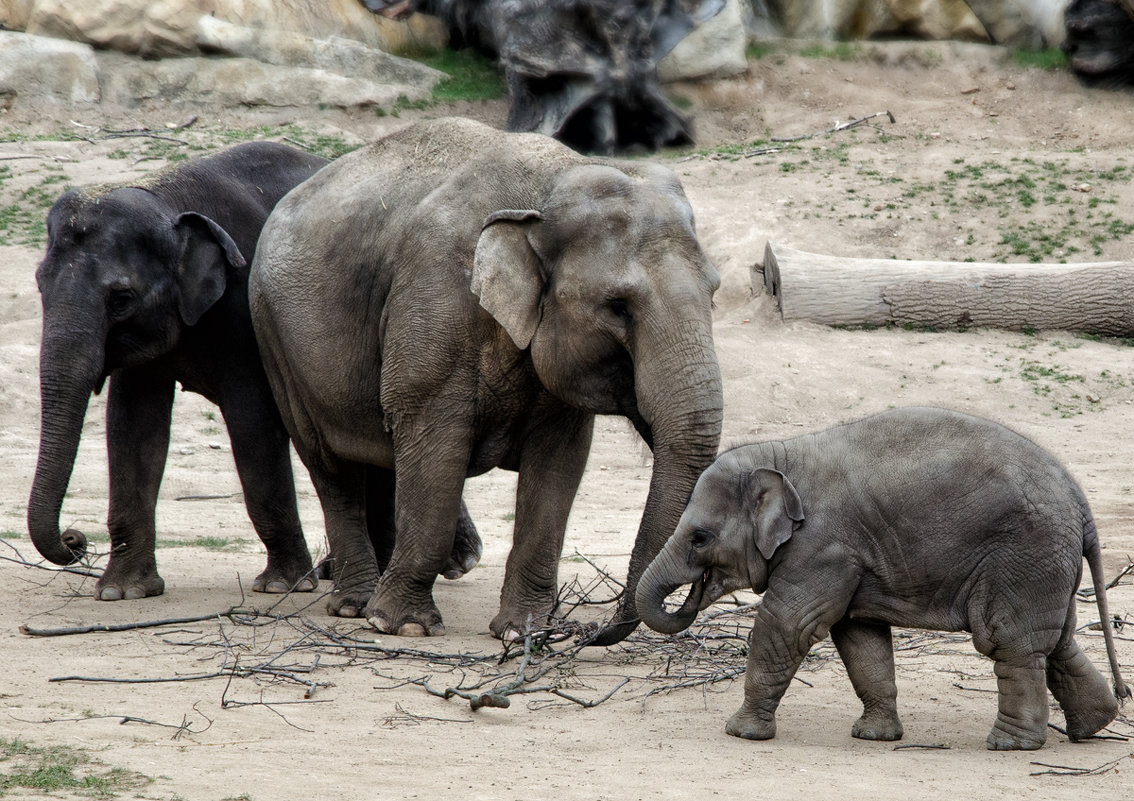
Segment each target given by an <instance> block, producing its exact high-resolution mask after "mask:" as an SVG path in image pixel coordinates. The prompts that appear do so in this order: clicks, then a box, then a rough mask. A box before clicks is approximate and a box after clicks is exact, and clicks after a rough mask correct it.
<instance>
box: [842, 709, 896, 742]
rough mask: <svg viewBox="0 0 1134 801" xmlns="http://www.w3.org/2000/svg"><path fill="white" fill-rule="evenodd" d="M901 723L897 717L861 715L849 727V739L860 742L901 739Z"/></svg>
mask: <svg viewBox="0 0 1134 801" xmlns="http://www.w3.org/2000/svg"><path fill="white" fill-rule="evenodd" d="M903 733H904V731H903V730H902V722H901V721H900V720H898V716H897V715H894V716H880V715H875V716H867V715H863V716H862V717H860V718H859V719H858V720H856V721H855V722H854V725H853V726H851V737H857V738H858V739H860V740H883V741H887V742H889V741H892V740H900V739H902V734H903Z"/></svg>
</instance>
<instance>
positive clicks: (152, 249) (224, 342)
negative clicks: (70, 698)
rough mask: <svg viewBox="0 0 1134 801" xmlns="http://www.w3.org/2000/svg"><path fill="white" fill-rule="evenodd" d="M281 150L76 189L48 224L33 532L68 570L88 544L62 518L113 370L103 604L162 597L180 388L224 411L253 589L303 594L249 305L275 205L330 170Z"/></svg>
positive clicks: (223, 156) (297, 544) (248, 152)
mask: <svg viewBox="0 0 1134 801" xmlns="http://www.w3.org/2000/svg"><path fill="white" fill-rule="evenodd" d="M326 163H327V162H326V160H325V159H321V158H318V157H316V156H312V155H309V154H306V153H302V152H300V151H298V150H294V149H292V148H289V147H286V146H284V145H278V144H271V143H253V144H243V145H237V146H235V147H232V148H229V149H227V150H224V151H222V152H220V153H218V154H216V155H212V156H208V157H205V158H201V159H196V160H192V161H188V162H185V163H184V164H181V165H179V166H176V167H174V168H171V169H168V170H164V171H161V172H158V173H155V174H153V175H151V176H149V177H146V178H143V179H141V180H140V181H138V182H137V183H134V184H129V185H121V186H98V187H88V188H83V189H75V190H72V191H69V192H66V193H65V194H63V195H62V196H61V197H60V198H59V199H58V200H57V201H56V202H55V205H54V206H53V207H52V209H51V211H50V213H49V214H48V218H47V233H48V245H47V253H46V255H45V256H44V258H43V261H42V262H41V263H40V265H39V269H38V270H37V272H36V280H37V281H38V283H39V290H40V294H41V298H42V302H43V340H42V344H41V346H40V394H41V411H42V419H41V428H40V449H39V460H38V462H37V464H36V471H35V479H34V482H33V485H32V490H31V497H30V499H29V501H28V531H29V532H30V534H31V537H32V541H33V542H34V543H35V546H36V548H37V549H38V550H39V552H40V553H41V554H42V555H43V556H44V557H46V558H47V559H49V560H51V561H52V562H55V563H56V564H68V563H70V562H72V561H74V560H76V559H78V558H80V557H81V556H82V555H83V553H84V552H85V551H86V545H87V543H86V538H85V537H84V536H83V534H82V533H81V532H78V531H75V530H73V529H69V530H67V531H65V532H63V533H62V535H61V534H60V531H59V513H60V509H61V506H62V502H63V494H64V492H65V491H66V488H67V483H68V481H69V480H70V476H71V470H72V468H73V466H74V461H75V454H76V451H77V449H78V445H79V438H80V434H81V431H82V425H83V418H84V415H85V413H86V409H87V402H88V400H89V398H90V395H91V393H92V392H95V393H98V392H100V391H101V389H102V386H103V383H104V382H105V381H106V380H107V379H108V377H109V380H110V389H109V393H110V395H109V399H108V402H107V413H106V415H107V419H106V429H107V451H108V459H109V468H110V511H109V528H110V543H111V549H110V560H109V562H108V564H107V566H106V569H105V571H104V573H103V575H102V577H101V578H100V579H99V581H98V584H97V585H96V588H95V595H96V597H98V598H100V599H102V600H109V601H114V600H121V599H124V598H125V599H134V598H144V597H146V596H152V595H159V594H161V593H162V592H163V590H164V586H165V584H164V581H163V580H162V578H161V576H160V575H159V574H158V570H157V563H156V560H155V558H154V541H155V536H156V532H155V521H154V509H155V505H156V501H157V494H158V488H159V486H160V484H161V478H162V473H163V471H164V469H165V459H166V452H167V451H168V448H169V429H170V412H171V408H172V405H173V392H174V384H175V382H178V381H179V382H181V385H182V386H183V387H184V388H185V389H189V390H192V391H195V392H198V393H200V394H202V395H204V396H205V397H206V398H208V399H209V400H211V401H213V402H214V403H216V404H217V405H218V406H219V407H220V410H221V413H222V415H223V416H224V420H225V424H226V426H227V427H228V431H229V437H230V438H231V442H232V450H233V456H234V458H235V460H236V467H237V471H238V472H239V475H240V480H241V484H242V486H243V488H244V495H245V504H246V506H247V509H248V513H249V516H250V517H251V519H252V523H253V525H254V526H255V528H256V531H257V533H258V534H259V535H260V538H261V540H263V542H264V545H265V546H266V548H267V550H268V565H267V567H266V568H265V569H264V571H263V572H262V573H261V574H260V575H259V576H257V577H256V579H255V581H254V583H253V588H254V589H255V590H257V591H260V592H286V591H287V590H289V589H293V588H294V589H299V590H311V589H313V588H314V587H315V585H316V583H317V580H316V579H315V578H314V577H313V576H312V575H311V557H310V555H309V554H308V551H307V545H306V543H305V542H304V539H303V533H302V531H301V529H300V524H299V515H298V512H297V510H296V501H295V488H294V484H293V479H292V472H291V461H290V456H289V453H290V452H289V447H288V439H287V431H286V429H284V427H283V424H282V423H281V421H280V419H279V414H278V412H277V411H276V408H275V403H274V401H273V399H272V395H271V389H270V387H269V386H268V382H267V378H266V377H265V376H264V372H263V368H262V367H261V365H260V358H259V355H258V351H257V348H256V342H255V338H254V335H253V332H252V323H251V319H250V317H249V314H248V294H247V281H248V277H247V276H248V270H247V264H246V261H245V258H246V256H247V257H249V258H250V257H251V255H252V253H253V252H254V250H255V247H256V240H257V237H258V236H259V233H260V229H261V227H262V226H263V224H264V220H265V219H267V216H268V213H269V212H270V211H271V209H272V207H273V206H274V205H275V204H276V202H277V201H278V200H279V199H280V198H281V197H283V195H284V194H285V193H286V192H288V191H289V190H290V189H291V188H292V187H294V186H295V185H296V184H298V183H299V182H301V181H303V180H305V179H307V178H309V177H310V176H311V175H313V174H314V173H315V172H316V171H317V170H319V169H320V168H321V167H323V166H324V165H325V164H326Z"/></svg>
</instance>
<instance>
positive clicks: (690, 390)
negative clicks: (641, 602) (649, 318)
mask: <svg viewBox="0 0 1134 801" xmlns="http://www.w3.org/2000/svg"><path fill="white" fill-rule="evenodd" d="M670 327H671V328H672V330H670V331H669V332H668V337H667V338H668V340H669V342H668V346H666V345H663V346H662V347H660V348H657V351H658V355H657V357H656V358H648V357H647V358H642V359H636V360H635V371H636V373H635V385H636V388H637V395H638V410H639V412H640V414H641V416H642V418H643V419H644V420H645V422H646V424H647V425H648V426H649V432H650V435H651V436H652V440H653V442H652V447H653V451H654V471H653V475H652V476H651V478H650V491H649V495H648V496H647V498H646V509H645V512H644V513H643V514H642V522H641V525H640V526H639V528H638V536H637V538H636V539H635V541H634V550H633V551H632V552H631V554H630V570H629V574H628V576H627V579H626V590H625V591H624V592H623V594H622V598H621V600H620V601H619V604H618V609H617V611H616V612H615V615H614V619H613V620H612V621H611V622H610V623H608V624H607V625H606V627H605V628H603V629H602V630H601V631H599V632H598V634H597V635H596V636H595V637H594V638H593V639H592V641H591V644H593V645H612V644H614V643H616V642H621V641H622V640H624V639H625V638H626V637H628V636H629V635H630V633H631V632H632V631H634V629H635V628H637V626H638V622H639V620H638V611H637V608H636V605H635V601H634V593H635V591H636V590H637V587H638V581H639V579H640V578H641V577H642V574H643V573H644V572H645V570H646V567H647V566H648V565H649V564H650V562H651V561H653V559H654V557H655V556H657V555H658V553H660V552H661V550H662V547H663V546H664V545H665V543H666V540H668V539H669V536H670V535H671V534H672V533H673V532H674V529H676V528H677V522H678V520H680V519H681V513H682V512H683V511H684V510H685V504H686V503H687V502H688V500H689V496H690V494H691V493H692V492H693V486H694V485H695V484H696V483H697V479H698V478H699V477H700V475H701V473H702V471H704V469H705V468H706V467H708V466H709V465H710V464H711V463H712V462H713V460H714V459H715V458H716V456H717V446H718V445H719V443H720V435H721V418H722V414H723V405H724V404H723V399H722V392H721V376H720V369H719V367H718V366H717V357H716V350H715V349H714V347H713V340H712V328H711V322H710V321H708V320H705V321H701V320H694V321H684V322H679V323H677V324H672V323H671V325H670ZM675 336H676V337H682V339H681V340H680V341H673V339H674V337H675ZM642 339H643V342H642V347H641V351H642V352H649V351H650V349H651V347H652V344H651V343H650V342H649V341H648V339H647V338H646V337H642ZM653 344H656V341H655V343H653Z"/></svg>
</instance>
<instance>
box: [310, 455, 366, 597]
mask: <svg viewBox="0 0 1134 801" xmlns="http://www.w3.org/2000/svg"><path fill="white" fill-rule="evenodd" d="M300 457H301V458H302V459H303V462H304V464H306V465H307V470H308V472H309V473H310V474H311V483H312V484H314V485H315V492H317V493H318V494H319V503H320V505H321V506H322V507H323V524H324V526H325V527H326V530H327V544H328V546H329V548H330V552H331V553H330V557H329V558H328V561H329V562H330V563H331V580H332V581H333V582H334V584H335V590H334V592H332V593H331V597H330V598H329V599H328V600H327V614H330V615H336V616H338V617H359V616H360V615H361V614H362V610H363V609H364V607H365V606H366V603H367V601H369V600H370V596H371V594H372V593H373V592H374V587H375V585H376V584H377V583H378V562H377V560H376V559H375V556H374V548H373V547H372V546H371V544H370V537H369V536H368V535H367V530H366V466H365V465H360V464H357V463H354V462H348V461H345V460H332V459H329V458H319V457H317V456H315V455H314V454H311V453H309V452H308V451H307V450H306V449H305V448H303V447H302V446H300Z"/></svg>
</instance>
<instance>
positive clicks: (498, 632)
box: [488, 604, 557, 642]
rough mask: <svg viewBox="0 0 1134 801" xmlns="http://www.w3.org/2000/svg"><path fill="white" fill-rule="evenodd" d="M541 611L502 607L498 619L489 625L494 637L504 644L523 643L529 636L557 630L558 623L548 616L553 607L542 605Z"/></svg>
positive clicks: (497, 614)
mask: <svg viewBox="0 0 1134 801" xmlns="http://www.w3.org/2000/svg"><path fill="white" fill-rule="evenodd" d="M541 607H542V608H541V609H539V610H538V611H533V610H530V609H505V608H503V607H501V609H500V611H499V612H497V613H496V617H494V618H492V621H491V622H490V623H489V624H488V630H489V631H490V632H492V636H493V637H495V638H496V639H498V640H503V641H504V642H517V641H522V640H523V639H524V638H525V637H526V636H528V634H533V635H534V634H538V633H541V632H545V631H548V630H550V629H554V628H557V626H556V621H555V619H554V618H552V617H551V615H550V614H548V612H549V610H550V608H551V605H550V604H547V605H541Z"/></svg>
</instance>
